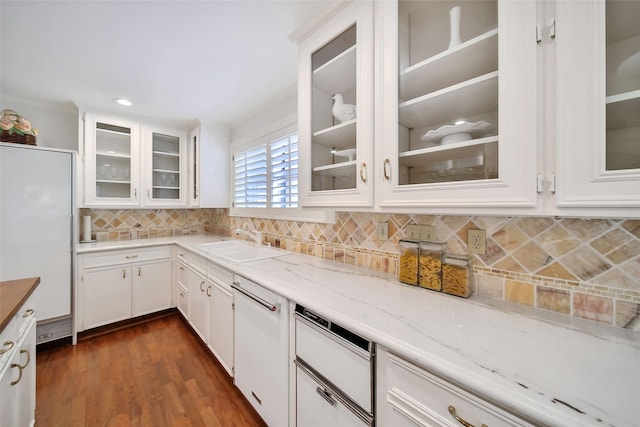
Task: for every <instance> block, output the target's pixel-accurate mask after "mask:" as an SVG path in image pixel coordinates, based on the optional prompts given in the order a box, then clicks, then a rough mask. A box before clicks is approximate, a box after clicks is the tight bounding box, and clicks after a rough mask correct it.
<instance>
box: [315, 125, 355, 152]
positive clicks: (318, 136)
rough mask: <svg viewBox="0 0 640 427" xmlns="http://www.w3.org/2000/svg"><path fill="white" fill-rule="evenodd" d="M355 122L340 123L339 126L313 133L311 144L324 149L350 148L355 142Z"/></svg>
mask: <svg viewBox="0 0 640 427" xmlns="http://www.w3.org/2000/svg"><path fill="white" fill-rule="evenodd" d="M356 120H357V119H353V120H349V121H348V122H342V123H340V124H339V125H335V126H331V127H330V128H326V129H322V130H319V131H317V132H315V133H314V134H313V142H314V143H315V144H320V145H324V146H326V147H336V148H339V149H344V148H352V147H353V146H354V145H355V141H356Z"/></svg>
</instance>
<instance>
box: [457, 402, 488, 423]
mask: <svg viewBox="0 0 640 427" xmlns="http://www.w3.org/2000/svg"><path fill="white" fill-rule="evenodd" d="M448 409H449V413H450V414H451V416H452V417H453V418H455V420H456V421H457V422H459V423H460V424H462V425H463V426H464V427H475V426H474V425H473V424H471V423H470V422H467V421H465V420H463V419H462V418H460V417H459V416H458V414H457V413H456V408H455V407H454V406H452V405H449V408H448ZM481 427H488V426H487V425H486V424H482V426H481Z"/></svg>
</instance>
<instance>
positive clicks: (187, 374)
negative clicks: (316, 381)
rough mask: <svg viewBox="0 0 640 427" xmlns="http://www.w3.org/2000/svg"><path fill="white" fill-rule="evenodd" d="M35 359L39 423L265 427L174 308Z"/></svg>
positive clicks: (41, 426) (73, 426)
mask: <svg viewBox="0 0 640 427" xmlns="http://www.w3.org/2000/svg"><path fill="white" fill-rule="evenodd" d="M36 360H37V364H36V370H37V372H36V376H37V387H36V389H37V391H36V425H37V426H38V427H49V426H64V427H76V426H91V427H96V426H144V427H148V426H150V427H173V426H224V427H226V426H232V427H236V426H237V427H244V426H264V425H266V424H265V423H264V422H263V421H262V420H261V419H260V417H259V416H258V415H257V413H256V412H255V411H254V409H253V408H252V407H251V406H250V404H249V403H248V402H247V401H246V400H245V399H244V397H243V396H242V394H241V393H240V391H239V390H238V389H237V388H235V387H234V386H233V384H232V380H231V378H230V377H229V376H228V375H227V373H226V372H225V371H224V370H223V368H222V367H221V366H220V365H219V364H218V362H217V361H216V360H215V359H214V357H213V356H212V355H211V353H209V352H208V350H206V349H205V348H204V346H203V345H202V343H201V342H200V341H199V339H197V338H196V337H195V336H194V335H193V333H192V331H191V330H190V329H189V327H188V326H187V325H186V324H185V323H184V321H183V320H182V318H181V317H180V316H179V315H178V314H176V313H172V314H170V315H168V316H165V317H162V318H159V319H154V320H151V321H149V322H146V323H143V324H138V325H133V326H129V327H127V328H123V329H120V330H117V331H113V332H109V333H107V334H103V335H100V336H96V337H92V338H85V339H82V340H81V341H79V343H78V345H76V346H71V345H67V346H64V347H59V348H55V349H49V350H44V351H40V352H39V353H38V355H37V359H36Z"/></svg>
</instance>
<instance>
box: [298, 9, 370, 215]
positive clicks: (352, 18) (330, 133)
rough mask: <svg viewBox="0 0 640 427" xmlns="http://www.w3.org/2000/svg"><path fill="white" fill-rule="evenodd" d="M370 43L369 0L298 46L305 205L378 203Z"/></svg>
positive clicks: (301, 188)
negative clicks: (374, 196)
mask: <svg viewBox="0 0 640 427" xmlns="http://www.w3.org/2000/svg"><path fill="white" fill-rule="evenodd" d="M372 47H373V2H371V1H360V2H353V3H350V4H349V5H348V6H346V7H345V8H344V9H342V10H341V11H340V12H339V13H338V14H337V15H334V16H333V18H332V19H331V20H329V21H327V22H326V23H325V24H324V25H323V26H322V27H321V28H319V29H317V30H316V31H315V32H313V33H312V34H311V36H309V37H308V38H307V39H305V40H304V41H303V42H302V43H301V45H300V75H299V85H300V88H299V102H298V105H299V107H298V108H299V130H300V135H299V138H300V167H301V168H303V169H305V170H308V171H309V172H310V173H308V174H307V173H305V174H304V175H301V182H300V201H301V205H302V206H373V173H372V161H373V48H372ZM368 175H371V176H368Z"/></svg>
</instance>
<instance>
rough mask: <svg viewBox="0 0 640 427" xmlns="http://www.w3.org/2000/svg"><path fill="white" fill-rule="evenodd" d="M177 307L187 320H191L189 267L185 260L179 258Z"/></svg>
mask: <svg viewBox="0 0 640 427" xmlns="http://www.w3.org/2000/svg"><path fill="white" fill-rule="evenodd" d="M176 265H177V270H178V271H177V275H176V277H177V282H178V283H177V284H176V285H177V286H176V290H177V292H178V296H177V307H178V310H179V311H180V313H182V316H183V317H184V318H185V320H187V321H188V320H189V314H190V313H189V269H188V266H187V264H185V262H183V261H181V260H179V261H178V262H177V263H176Z"/></svg>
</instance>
